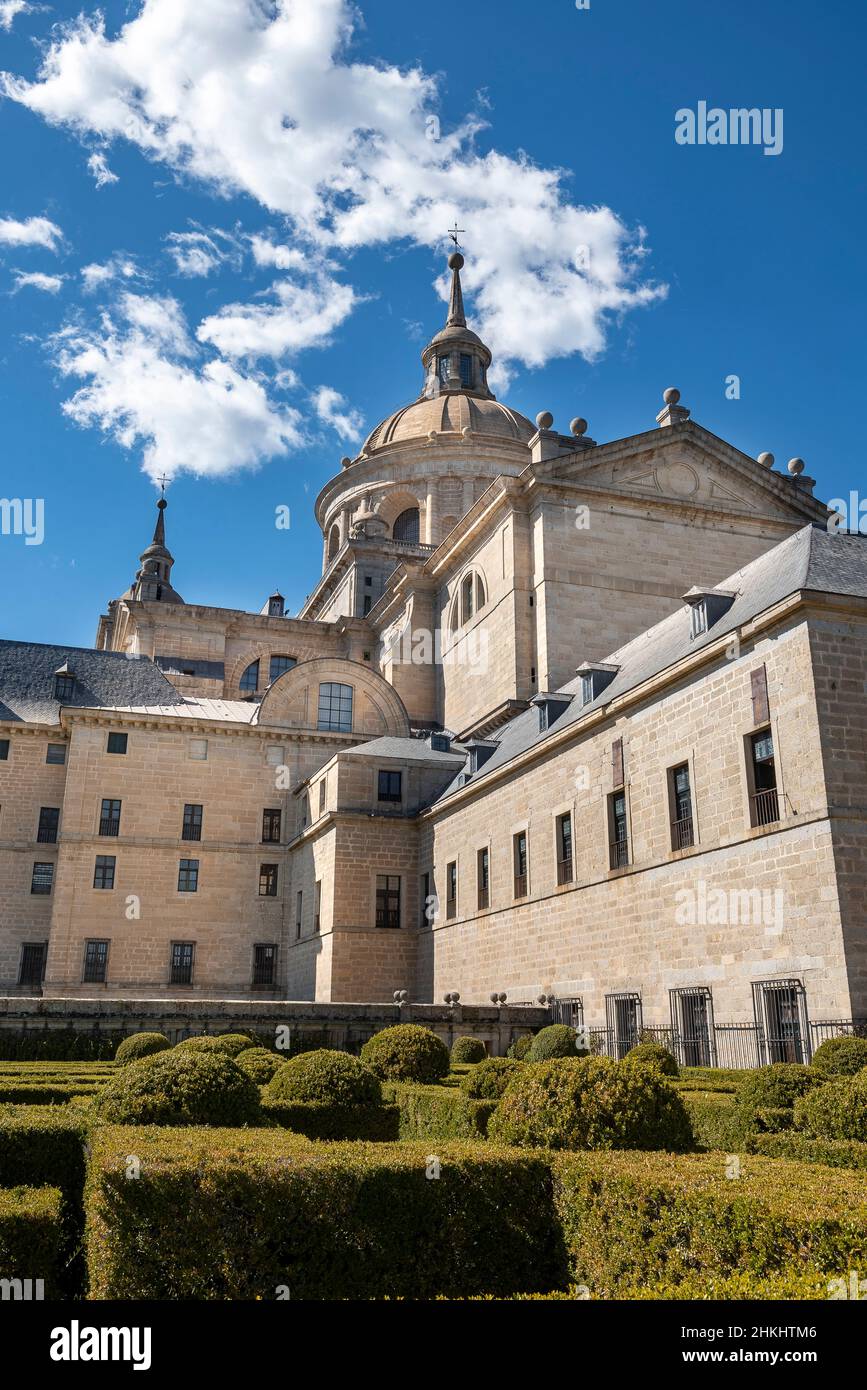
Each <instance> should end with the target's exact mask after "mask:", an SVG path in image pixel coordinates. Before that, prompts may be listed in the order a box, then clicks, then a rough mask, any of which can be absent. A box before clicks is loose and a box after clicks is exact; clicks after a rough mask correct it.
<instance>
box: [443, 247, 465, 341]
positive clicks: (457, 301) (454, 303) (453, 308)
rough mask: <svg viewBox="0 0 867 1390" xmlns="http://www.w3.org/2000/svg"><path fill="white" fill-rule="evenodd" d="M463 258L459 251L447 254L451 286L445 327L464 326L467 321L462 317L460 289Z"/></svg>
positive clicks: (462, 296)
mask: <svg viewBox="0 0 867 1390" xmlns="http://www.w3.org/2000/svg"><path fill="white" fill-rule="evenodd" d="M463 264H464V258H463V256H462V255H461V253H460V251H453V252H452V254H451V255H450V256H449V270H450V271H451V272H452V288H451V293H450V295H449V316H448V318H447V319H446V328H466V326H467V321H466V319H465V318H464V295H463V291H462V289H461V269H462V267H463Z"/></svg>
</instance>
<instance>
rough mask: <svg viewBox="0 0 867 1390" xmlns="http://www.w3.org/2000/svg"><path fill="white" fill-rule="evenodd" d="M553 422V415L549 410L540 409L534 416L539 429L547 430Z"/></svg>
mask: <svg viewBox="0 0 867 1390" xmlns="http://www.w3.org/2000/svg"><path fill="white" fill-rule="evenodd" d="M553 423H554V416H553V415H552V414H551V412H550V410H540V411H539V414H538V415H537V416H536V424H537V425H538V426H539V429H540V430H549V429H550V428H551V426H552V425H553Z"/></svg>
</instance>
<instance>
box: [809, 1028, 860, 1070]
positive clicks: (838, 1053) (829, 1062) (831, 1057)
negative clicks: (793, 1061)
mask: <svg viewBox="0 0 867 1390" xmlns="http://www.w3.org/2000/svg"><path fill="white" fill-rule="evenodd" d="M813 1066H814V1068H815V1070H816V1071H819V1072H821V1073H822V1075H823V1076H828V1077H830V1076H855V1075H856V1074H857V1073H858V1072H859V1071H861V1070H862V1068H863V1067H867V1038H851V1037H846V1038H828V1039H826V1041H825V1042H823V1043H822V1044H821V1046H820V1047H818V1048H817V1049H816V1051H815V1052H814V1054H813Z"/></svg>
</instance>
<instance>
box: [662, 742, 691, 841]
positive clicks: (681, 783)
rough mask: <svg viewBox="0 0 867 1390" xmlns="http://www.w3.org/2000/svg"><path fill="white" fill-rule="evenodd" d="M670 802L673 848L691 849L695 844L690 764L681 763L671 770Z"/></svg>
mask: <svg viewBox="0 0 867 1390" xmlns="http://www.w3.org/2000/svg"><path fill="white" fill-rule="evenodd" d="M668 778H669V781H668V788H669V802H670V809H671V848H672V849H673V850H678V849H689V848H690V846H691V845H692V844H694V842H695V832H694V827H693V820H692V787H691V786H690V781H689V763H680V764H679V765H678V766H677V767H673V768H671V770H670V772H669V774H668Z"/></svg>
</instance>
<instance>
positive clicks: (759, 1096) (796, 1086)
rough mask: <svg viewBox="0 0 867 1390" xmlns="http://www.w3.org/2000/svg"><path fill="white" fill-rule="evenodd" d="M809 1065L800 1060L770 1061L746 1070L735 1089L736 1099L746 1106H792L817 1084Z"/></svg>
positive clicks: (756, 1107)
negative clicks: (767, 1064) (736, 1091)
mask: <svg viewBox="0 0 867 1390" xmlns="http://www.w3.org/2000/svg"><path fill="white" fill-rule="evenodd" d="M819 1080H820V1078H819V1077H817V1075H816V1073H815V1072H814V1071H812V1070H811V1069H810V1067H803V1066H801V1065H800V1063H799V1062H773V1063H772V1064H771V1066H769V1067H758V1068H757V1069H756V1070H755V1071H749V1072H746V1073H745V1075H744V1078H743V1080H742V1082H741V1084H740V1087H739V1088H738V1100H739V1101H740V1103H741V1105H743V1106H744V1107H745V1108H746V1109H748V1110H752V1111H756V1110H765V1109H791V1108H792V1107H793V1106H794V1104H795V1101H796V1100H799V1099H800V1097H801V1096H803V1095H805V1094H806V1093H807V1091H809V1090H811V1089H812V1088H813V1087H814V1086H816V1085H818V1084H819Z"/></svg>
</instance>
